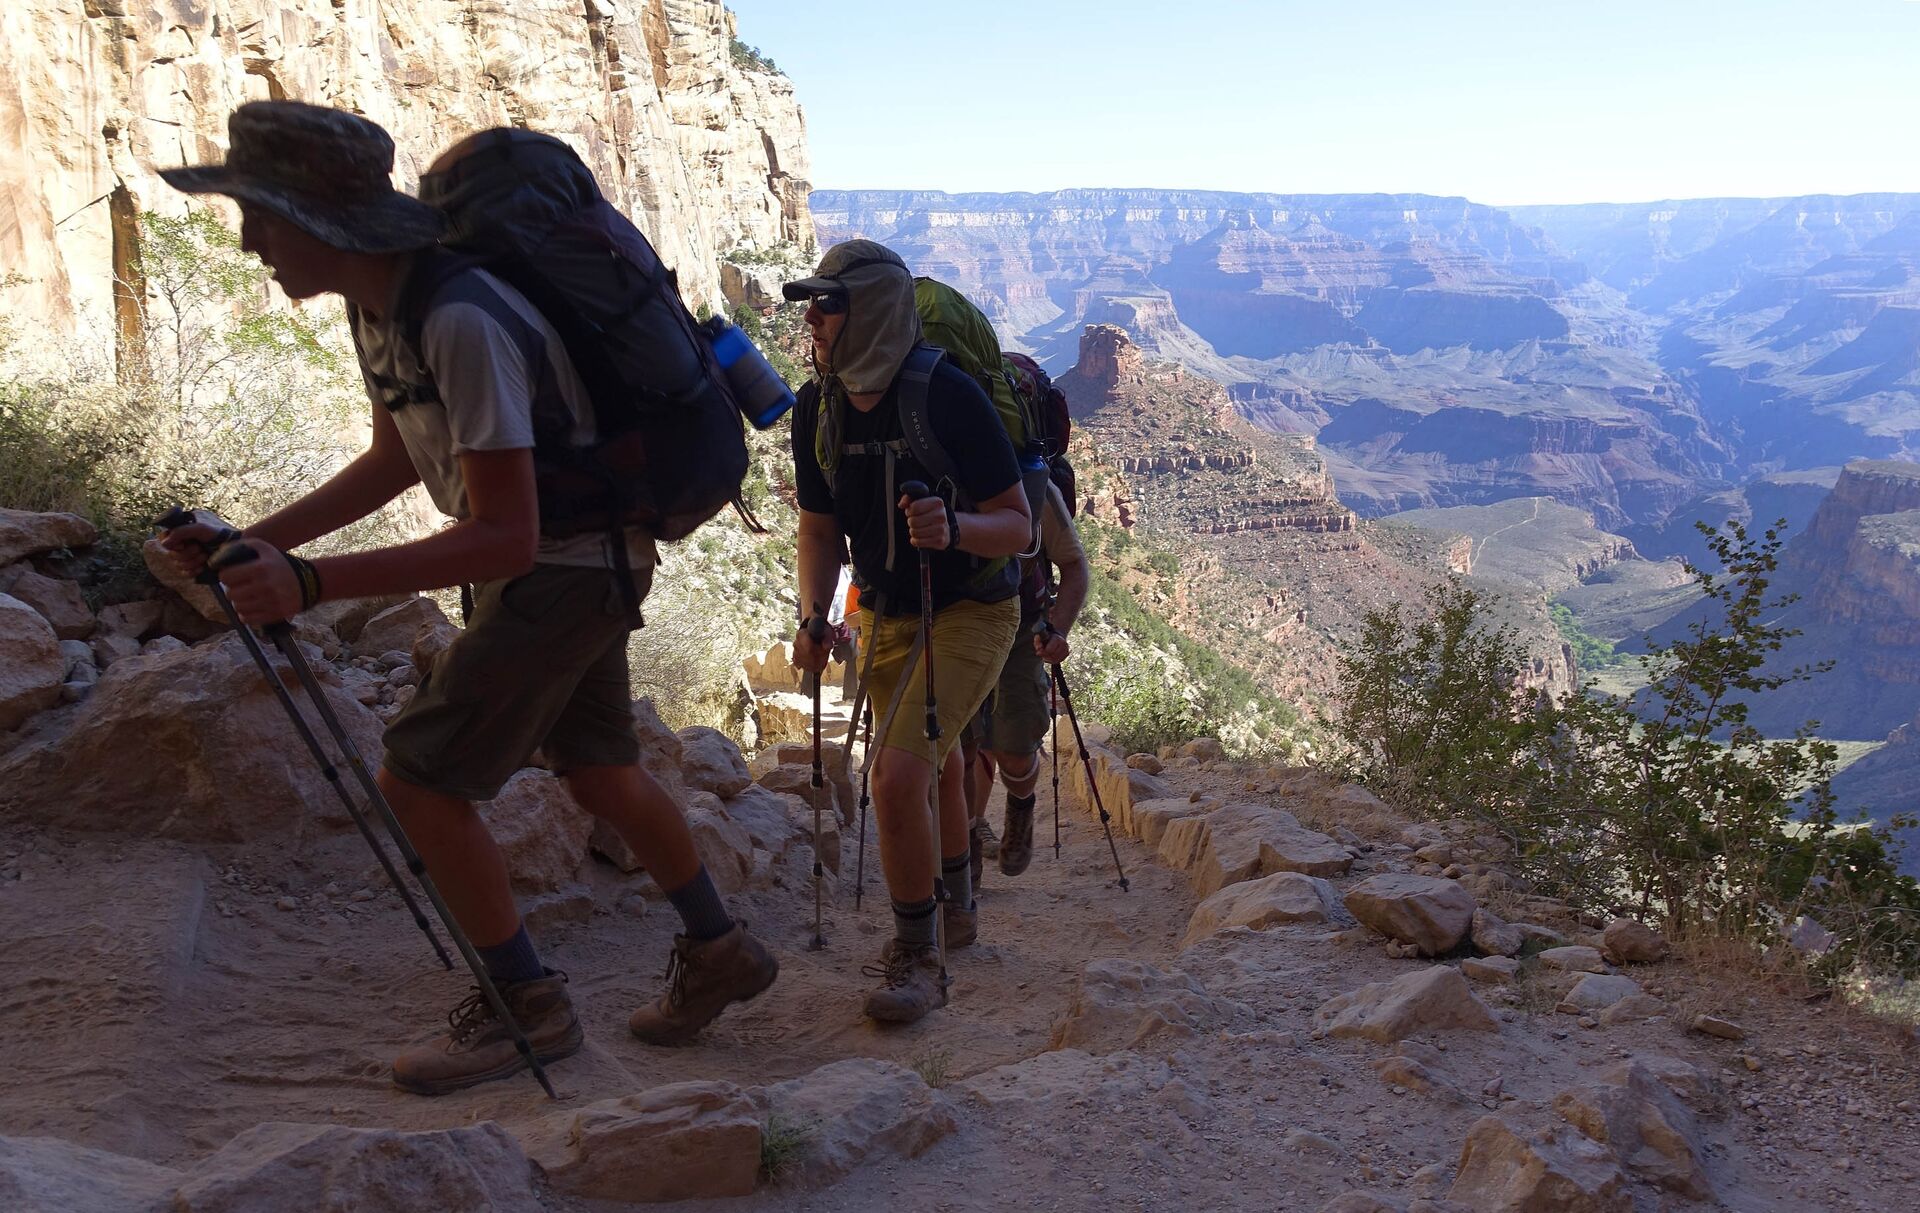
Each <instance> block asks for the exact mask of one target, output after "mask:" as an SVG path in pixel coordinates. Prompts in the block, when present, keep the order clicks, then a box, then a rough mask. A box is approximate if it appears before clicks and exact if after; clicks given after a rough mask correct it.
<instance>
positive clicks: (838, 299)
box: [812, 291, 847, 316]
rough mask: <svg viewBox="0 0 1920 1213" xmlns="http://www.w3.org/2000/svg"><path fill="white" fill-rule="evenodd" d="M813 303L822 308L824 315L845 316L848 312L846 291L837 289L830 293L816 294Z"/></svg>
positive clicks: (821, 312)
mask: <svg viewBox="0 0 1920 1213" xmlns="http://www.w3.org/2000/svg"><path fill="white" fill-rule="evenodd" d="M812 303H813V306H814V307H816V308H818V309H819V310H820V314H821V315H822V316H844V315H846V313H847V294H846V292H845V291H835V292H834V293H833V294H830V295H815V296H814V297H813V299H812Z"/></svg>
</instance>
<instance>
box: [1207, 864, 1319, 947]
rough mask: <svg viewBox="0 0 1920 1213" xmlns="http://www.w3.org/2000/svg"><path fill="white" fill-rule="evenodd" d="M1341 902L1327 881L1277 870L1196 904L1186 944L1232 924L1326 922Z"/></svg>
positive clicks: (1257, 926) (1256, 926) (1264, 925)
mask: <svg viewBox="0 0 1920 1213" xmlns="http://www.w3.org/2000/svg"><path fill="white" fill-rule="evenodd" d="M1339 904H1340V902H1339V897H1338V895H1337V894H1336V893H1335V892H1334V890H1333V886H1332V885H1330V884H1328V883H1327V882H1326V881H1324V880H1321V879H1319V878H1318V877H1315V876H1306V875H1303V874H1301V873H1299V872H1275V873H1274V874H1273V875H1271V876H1263V877H1261V878H1260V879H1258V880H1246V881H1242V882H1240V883H1239V884H1232V885H1228V886H1227V887H1226V888H1224V889H1221V890H1220V891H1219V892H1218V893H1215V894H1214V895H1213V896H1212V897H1209V898H1207V899H1206V900H1205V901H1203V902H1201V903H1200V904H1199V905H1198V906H1196V907H1194V911H1193V917H1192V919H1190V920H1189V921H1188V924H1187V938H1186V945H1187V946H1188V947H1191V946H1192V945H1194V944H1195V943H1198V942H1199V941H1200V940H1202V939H1205V938H1206V937H1207V936H1209V935H1211V934H1213V933H1214V932H1216V931H1224V930H1226V929H1227V928H1228V927H1251V928H1253V929H1254V930H1256V931H1259V930H1263V929H1265V928H1267V927H1270V926H1274V925H1276V924H1279V923H1288V922H1326V921H1327V920H1328V919H1330V918H1332V917H1333V916H1334V915H1335V914H1336V913H1337V912H1338V907H1339Z"/></svg>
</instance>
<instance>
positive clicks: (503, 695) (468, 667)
mask: <svg viewBox="0 0 1920 1213" xmlns="http://www.w3.org/2000/svg"><path fill="white" fill-rule="evenodd" d="M616 576H618V574H616V573H614V572H613V571H612V570H610V569H596V568H577V567H574V566H570V565H558V564H542V565H535V566H534V569H533V571H532V572H530V573H527V574H525V575H523V576H520V577H515V578H512V579H510V580H504V581H486V582H482V583H480V584H479V585H476V586H475V587H474V593H473V617H472V618H471V619H470V620H468V622H467V627H466V630H465V631H463V632H461V633H460V635H459V637H458V638H457V639H456V640H454V642H453V644H452V645H450V646H448V648H447V650H446V651H445V652H443V653H441V654H440V656H439V657H438V658H437V659H435V661H434V663H433V668H432V669H431V670H430V671H429V672H428V673H427V674H426V675H425V676H424V677H423V678H422V679H421V680H420V689H419V691H418V692H416V693H415V695H414V697H413V701H412V702H411V703H409V704H407V706H406V707H405V708H403V709H401V712H400V714H399V715H398V716H396V717H394V718H393V723H392V724H390V725H388V726H387V733H386V737H385V746H386V757H385V765H386V767H387V769H388V770H389V771H391V772H392V773H393V774H395V775H397V776H399V777H400V778H401V779H403V780H405V781H406V782H407V783H410V784H413V785H414V786H416V787H421V788H425V789H427V790H428V791H430V792H438V793H440V794H441V795H443V796H456V797H459V798H461V799H464V800H491V799H493V797H494V796H496V795H498V794H499V791H500V787H501V785H502V784H504V783H506V782H507V780H508V779H509V778H510V777H512V775H513V773H514V772H515V771H518V770H519V769H520V768H521V767H524V766H525V765H527V760H528V758H530V757H532V755H533V752H534V750H535V749H540V750H543V751H544V752H545V754H546V758H547V763H548V765H549V766H551V767H552V768H553V769H554V770H555V771H559V772H566V771H569V770H573V769H575V768H578V767H598V766H628V765H631V764H633V763H636V762H638V761H640V742H639V740H638V738H636V737H635V735H634V731H633V691H632V689H631V687H630V685H629V684H628V681H627V613H626V607H625V605H624V604H623V603H622V602H621V598H620V592H619V588H618V585H617V583H616V582H615V580H614V578H615V577H616ZM633 580H634V589H635V590H636V591H637V592H638V594H639V596H640V597H641V599H643V600H644V599H645V598H646V595H647V590H648V589H649V588H650V586H651V584H652V580H653V570H651V569H635V570H634V574H633Z"/></svg>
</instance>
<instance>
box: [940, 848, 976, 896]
mask: <svg viewBox="0 0 1920 1213" xmlns="http://www.w3.org/2000/svg"><path fill="white" fill-rule="evenodd" d="M940 879H941V881H942V882H943V883H945V884H946V886H947V902H948V904H950V905H954V906H957V907H959V908H960V909H962V910H971V909H972V908H973V853H972V852H970V851H962V852H960V854H958V855H956V856H949V857H948V858H946V859H942V860H941V861H940Z"/></svg>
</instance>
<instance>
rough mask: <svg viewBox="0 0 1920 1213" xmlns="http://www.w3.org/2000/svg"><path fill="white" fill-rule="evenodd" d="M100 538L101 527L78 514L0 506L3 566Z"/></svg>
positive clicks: (0, 543)
mask: <svg viewBox="0 0 1920 1213" xmlns="http://www.w3.org/2000/svg"><path fill="white" fill-rule="evenodd" d="M99 538H100V532H99V530H98V529H97V528H95V527H94V525H93V524H92V523H91V522H88V521H87V520H86V519H85V518H82V517H80V515H78V514H35V513H31V512H29V511H27V510H0V567H5V566H6V565H9V564H12V563H13V562H14V561H16V560H25V559H26V558H27V557H29V556H38V555H40V554H41V553H43V552H54V551H58V550H59V549H61V548H83V547H86V546H87V545H89V544H91V543H93V542H94V541H95V540H97V539H99Z"/></svg>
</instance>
